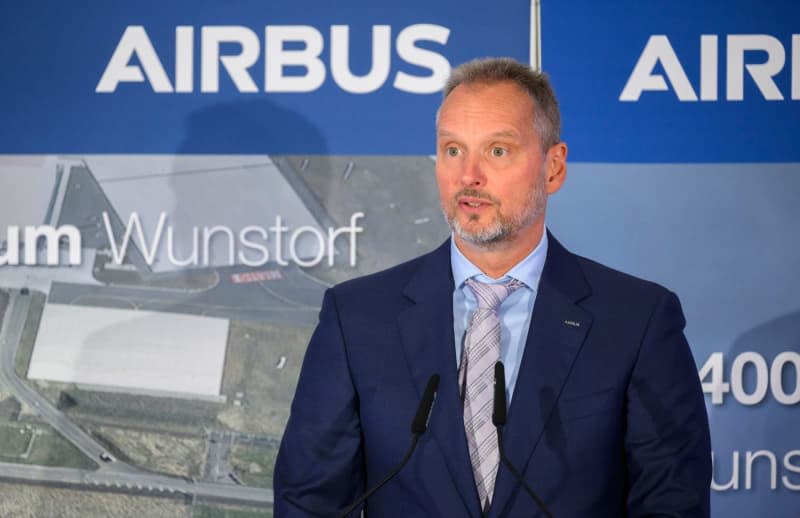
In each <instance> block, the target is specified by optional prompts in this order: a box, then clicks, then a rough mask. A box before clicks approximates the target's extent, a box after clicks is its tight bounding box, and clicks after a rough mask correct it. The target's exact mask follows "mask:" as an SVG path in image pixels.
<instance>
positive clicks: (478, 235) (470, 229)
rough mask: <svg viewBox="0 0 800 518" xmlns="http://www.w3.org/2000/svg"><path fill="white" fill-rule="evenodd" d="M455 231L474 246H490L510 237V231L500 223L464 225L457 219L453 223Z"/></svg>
mask: <svg viewBox="0 0 800 518" xmlns="http://www.w3.org/2000/svg"><path fill="white" fill-rule="evenodd" d="M451 228H452V230H453V233H454V234H455V235H456V236H458V237H459V239H461V240H462V241H465V242H467V243H469V244H471V245H474V246H483V247H490V246H495V245H497V244H499V243H502V242H503V241H505V240H506V238H507V237H508V232H506V229H504V228H503V227H502V226H500V225H497V224H495V225H475V224H474V222H473V224H471V225H470V224H469V222H468V224H467V225H462V224H461V223H460V222H458V221H456V222H455V224H453V225H451Z"/></svg>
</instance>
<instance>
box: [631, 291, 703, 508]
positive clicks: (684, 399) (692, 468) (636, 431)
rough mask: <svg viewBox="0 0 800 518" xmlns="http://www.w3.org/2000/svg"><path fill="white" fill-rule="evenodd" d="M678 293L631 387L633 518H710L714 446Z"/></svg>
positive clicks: (644, 347) (660, 308) (662, 312)
mask: <svg viewBox="0 0 800 518" xmlns="http://www.w3.org/2000/svg"><path fill="white" fill-rule="evenodd" d="M684 324H685V320H684V318H683V312H682V311H681V307H680V302H678V298H677V297H676V296H675V295H674V294H673V293H671V292H666V293H665V295H664V296H663V297H662V298H661V300H660V301H659V303H658V304H657V306H656V309H655V310H654V311H653V313H652V315H651V317H650V322H649V324H648V326H647V329H646V332H645V334H644V337H643V340H642V344H641V348H640V350H639V356H638V358H637V360H636V364H635V366H634V369H633V374H632V377H631V381H630V384H629V386H628V389H627V402H628V407H627V408H628V409H627V417H628V426H627V430H626V434H625V448H626V453H627V461H628V473H629V476H630V480H629V483H630V491H629V493H628V499H627V505H628V515H629V516H630V517H632V518H633V517H644V516H670V517H681V518H683V517H692V518H694V517H697V518H707V517H708V516H709V515H710V511H709V488H710V484H711V443H710V437H709V429H708V417H707V415H706V410H705V402H704V399H703V392H702V390H701V386H700V379H699V377H698V375H697V369H696V366H695V363H694V359H693V358H692V354H691V351H690V349H689V344H688V343H687V341H686V338H685V337H684V334H683V327H684Z"/></svg>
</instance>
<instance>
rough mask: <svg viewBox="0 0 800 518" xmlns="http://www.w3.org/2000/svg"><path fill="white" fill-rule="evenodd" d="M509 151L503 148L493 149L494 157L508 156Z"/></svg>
mask: <svg viewBox="0 0 800 518" xmlns="http://www.w3.org/2000/svg"><path fill="white" fill-rule="evenodd" d="M506 153H507V151H506V150H505V149H503V148H501V147H493V148H492V156H497V157H500V156H506Z"/></svg>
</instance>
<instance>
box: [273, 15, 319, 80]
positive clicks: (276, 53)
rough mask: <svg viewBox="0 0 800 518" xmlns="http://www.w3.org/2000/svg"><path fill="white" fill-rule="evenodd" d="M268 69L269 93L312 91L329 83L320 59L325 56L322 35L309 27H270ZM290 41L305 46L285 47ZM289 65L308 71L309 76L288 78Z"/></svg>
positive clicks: (306, 74)
mask: <svg viewBox="0 0 800 518" xmlns="http://www.w3.org/2000/svg"><path fill="white" fill-rule="evenodd" d="M265 32H266V44H265V46H266V52H265V53H266V66H265V76H266V77H265V78H264V90H265V91H267V92H311V91H314V90H316V89H317V88H319V87H320V86H322V83H323V82H324V81H325V65H324V64H323V63H322V60H321V59H320V58H319V56H320V54H322V48H323V42H322V34H320V32H319V31H318V30H317V29H315V28H314V27H309V26H307V25H282V26H269V25H268V26H267V28H266V30H265ZM287 41H297V42H302V43H304V44H305V48H303V49H300V50H286V49H284V48H283V46H284V43H285V42H287ZM287 66H299V67H303V68H305V69H306V73H305V75H291V76H289V75H285V74H284V68H285V67H287Z"/></svg>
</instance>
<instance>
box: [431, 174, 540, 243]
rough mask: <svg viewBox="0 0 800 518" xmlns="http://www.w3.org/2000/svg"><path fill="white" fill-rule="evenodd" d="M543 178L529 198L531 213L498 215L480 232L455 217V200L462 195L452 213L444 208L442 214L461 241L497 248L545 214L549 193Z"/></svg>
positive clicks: (452, 208) (453, 203) (453, 206)
mask: <svg viewBox="0 0 800 518" xmlns="http://www.w3.org/2000/svg"><path fill="white" fill-rule="evenodd" d="M541 178H542V181H541V182H540V183H539V184H538V185H537V186H536V188H535V189H534V190H533V191H531V193H530V196H529V197H528V203H527V206H528V207H530V208H531V210H530V211H527V212H523V213H522V214H519V215H518V216H517V217H513V218H508V217H504V216H502V215H498V218H497V219H496V220H495V221H494V222H493V223H492V224H491V225H489V226H486V227H484V228H482V229H480V230H467V229H465V228H463V227H462V226H461V223H459V221H458V219H457V218H456V217H455V204H456V202H455V199H456V198H457V197H458V196H459V195H461V194H462V193H459V194H457V195H456V196H455V197H454V199H453V201H452V205H451V210H450V211H447V210H445V209H444V207H443V208H442V212H443V213H444V217H445V219H446V220H447V224H448V225H450V229H451V230H452V231H453V233H454V234H455V235H456V236H458V237H459V238H460V239H462V240H464V241H465V242H467V243H470V244H473V245H476V246H480V247H483V248H496V247H498V246H499V245H502V244H503V243H505V242H506V241H508V240H510V239H511V238H513V237H514V236H515V235H516V234H517V233H518V232H519V231H520V229H522V228H524V227H527V226H528V225H530V224H531V223H533V222H534V221H536V220H537V219H538V218H539V217H540V216H542V215H543V214H544V211H545V208H546V207H547V191H546V190H545V183H544V175H542V176H541Z"/></svg>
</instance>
